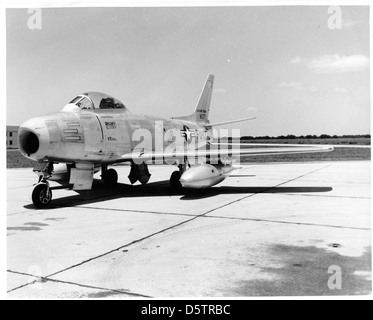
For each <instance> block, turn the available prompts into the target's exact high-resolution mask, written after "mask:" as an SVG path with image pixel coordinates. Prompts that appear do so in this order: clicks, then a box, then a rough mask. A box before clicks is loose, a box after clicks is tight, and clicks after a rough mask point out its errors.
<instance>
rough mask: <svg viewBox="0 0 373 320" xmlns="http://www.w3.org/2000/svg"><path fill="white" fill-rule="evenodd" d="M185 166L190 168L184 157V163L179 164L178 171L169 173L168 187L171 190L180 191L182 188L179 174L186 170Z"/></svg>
mask: <svg viewBox="0 0 373 320" xmlns="http://www.w3.org/2000/svg"><path fill="white" fill-rule="evenodd" d="M187 168H190V164H189V162H188V159H187V158H185V159H184V163H182V164H179V171H174V172H173V173H172V174H171V178H170V187H171V189H172V190H175V191H180V190H182V189H183V186H182V185H181V183H180V178H181V175H182V174H183V173H184V172H185V171H186V170H187Z"/></svg>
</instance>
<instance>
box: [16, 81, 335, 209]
mask: <svg viewBox="0 0 373 320" xmlns="http://www.w3.org/2000/svg"><path fill="white" fill-rule="evenodd" d="M213 83H214V76H213V75H212V74H210V75H208V77H207V80H206V82H205V85H204V87H203V90H202V93H201V95H200V98H199V100H198V103H197V106H196V108H195V111H194V113H193V114H191V115H190V116H183V117H175V118H171V119H163V118H161V117H156V116H144V115H138V114H135V113H132V112H130V110H129V109H128V108H127V107H126V106H125V105H124V104H123V103H122V102H120V101H119V100H117V99H115V98H113V97H111V96H109V95H106V94H103V93H98V92H88V93H83V94H80V95H78V96H77V97H76V98H74V99H73V100H71V101H70V102H69V103H68V104H66V105H65V106H64V107H63V108H62V109H61V110H60V111H59V112H56V113H53V114H48V115H45V116H41V117H37V118H33V119H31V120H28V121H26V122H25V123H23V124H22V125H21V126H20V128H19V134H18V145H19V148H20V152H21V153H22V155H24V156H25V157H27V158H29V159H32V160H34V161H35V162H36V166H35V168H34V171H35V172H36V173H37V174H38V175H39V180H38V183H37V185H36V186H35V188H34V190H33V192H32V201H33V203H34V205H35V206H36V207H38V208H45V207H47V206H48V205H49V204H50V202H51V200H52V190H51V187H50V184H49V180H52V181H53V180H54V181H59V182H61V183H63V182H65V183H66V185H68V186H71V185H72V188H73V190H90V189H91V188H92V183H93V175H94V174H95V173H97V172H99V171H101V178H102V180H103V181H104V183H105V184H107V185H108V186H111V187H114V186H115V185H116V183H117V181H118V175H117V172H116V171H115V170H114V169H113V168H109V166H111V165H113V164H116V163H120V162H128V163H130V164H131V170H130V174H129V176H128V177H129V180H130V182H131V183H132V184H134V183H135V182H137V181H139V182H140V183H142V184H146V183H147V182H148V181H149V179H150V176H151V174H150V173H149V169H148V164H164V163H165V164H170V165H176V166H177V167H178V170H177V171H175V172H174V173H173V174H172V175H171V178H170V186H171V188H174V189H181V188H191V189H204V188H209V187H212V186H214V185H216V184H218V183H220V182H222V181H223V180H224V179H225V178H227V177H228V176H229V174H231V172H232V171H233V170H234V169H235V168H234V166H233V165H232V162H231V161H230V160H231V157H235V156H236V157H239V156H240V155H247V156H250V155H267V154H271V155H273V154H287V153H308V152H326V151H332V150H333V148H332V147H329V146H291V147H289V146H287V147H284V146H272V147H268V146H266V147H264V146H263V145H259V144H256V145H255V147H252V148H241V147H240V145H239V144H231V145H229V143H226V142H225V143H220V144H219V143H215V142H214V137H213V133H214V128H215V127H218V126H224V125H227V124H230V123H235V122H240V121H247V120H252V119H254V118H245V119H239V120H232V121H225V122H221V123H210V121H209V112H210V104H211V95H212V91H213Z"/></svg>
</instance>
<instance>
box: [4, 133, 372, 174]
mask: <svg viewBox="0 0 373 320" xmlns="http://www.w3.org/2000/svg"><path fill="white" fill-rule="evenodd" d="M250 142H252V143H281V144H331V145H339V144H340V145H370V139H369V138H357V139H302V140H301V139H291V140H290V139H281V140H277V139H276V140H275V139H269V140H251V141H242V143H250ZM370 159H371V154H370V149H367V148H365V149H363V148H361V149H360V148H343V147H341V148H336V149H335V150H334V151H332V152H326V153H308V154H307V153H306V154H290V155H277V156H272V155H271V156H254V157H245V156H243V157H241V162H242V163H254V162H255V163H258V162H302V161H342V160H343V161H348V160H370ZM34 164H35V162H33V161H31V160H28V159H26V158H25V157H23V156H22V155H21V154H20V152H19V151H18V150H7V168H33V167H34Z"/></svg>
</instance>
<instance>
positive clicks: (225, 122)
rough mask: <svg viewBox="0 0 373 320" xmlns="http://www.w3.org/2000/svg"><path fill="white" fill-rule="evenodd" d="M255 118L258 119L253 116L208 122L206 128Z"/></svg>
mask: <svg viewBox="0 0 373 320" xmlns="http://www.w3.org/2000/svg"><path fill="white" fill-rule="evenodd" d="M254 119H256V118H255V117H251V118H243V119H236V120H230V121H224V122H217V123H209V124H206V125H205V127H206V128H210V127H211V128H212V127H218V126H224V125H226V124H231V123H237V122H244V121H249V120H254Z"/></svg>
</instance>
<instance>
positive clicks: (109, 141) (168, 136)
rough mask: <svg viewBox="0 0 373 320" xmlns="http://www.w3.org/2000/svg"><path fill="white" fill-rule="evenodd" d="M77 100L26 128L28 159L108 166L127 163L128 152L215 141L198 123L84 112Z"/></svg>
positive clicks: (22, 134) (121, 111)
mask: <svg viewBox="0 0 373 320" xmlns="http://www.w3.org/2000/svg"><path fill="white" fill-rule="evenodd" d="M81 96H82V97H84V95H81ZM87 96H88V95H87ZM74 100H75V99H74ZM74 100H73V101H72V102H71V103H69V104H67V105H66V106H65V107H64V108H62V110H61V111H59V112H57V113H53V114H49V115H45V116H41V117H37V118H33V119H31V120H29V121H27V122H25V123H24V124H22V125H21V127H20V129H19V146H20V151H21V153H22V154H23V155H24V156H26V157H28V158H30V159H32V160H35V161H52V162H57V163H58V162H62V163H95V164H97V163H101V164H105V163H115V162H119V161H121V159H122V158H121V157H122V155H123V154H128V153H131V152H133V151H134V150H135V149H136V148H141V149H143V152H154V151H159V152H163V151H164V150H165V149H166V148H167V147H169V146H170V145H171V144H173V145H176V146H178V145H182V146H186V147H187V148H200V147H202V146H204V145H205V144H206V143H207V140H208V138H209V137H208V133H207V131H206V128H205V127H204V126H200V125H198V124H197V123H193V122H189V121H184V120H177V119H164V118H160V117H155V116H145V115H138V114H134V113H131V112H130V111H129V110H128V109H127V108H126V107H124V106H123V107H122V108H94V107H92V108H82V107H81V106H80V107H79V104H77V103H76V102H75V103H74Z"/></svg>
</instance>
